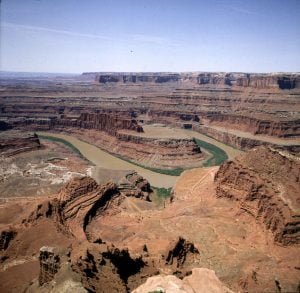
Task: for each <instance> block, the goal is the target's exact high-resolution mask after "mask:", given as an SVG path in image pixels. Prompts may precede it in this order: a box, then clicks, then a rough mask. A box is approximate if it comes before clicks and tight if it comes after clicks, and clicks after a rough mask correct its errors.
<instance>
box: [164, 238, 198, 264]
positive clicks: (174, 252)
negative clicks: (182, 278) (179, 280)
mask: <svg viewBox="0 0 300 293" xmlns="http://www.w3.org/2000/svg"><path fill="white" fill-rule="evenodd" d="M198 256H199V250H198V249H197V248H196V247H195V246H194V244H193V243H191V242H189V241H186V240H185V239H184V238H182V237H179V239H178V241H177V242H176V243H175V245H174V246H173V245H172V247H171V249H170V250H169V252H168V255H167V258H166V263H167V264H168V265H172V266H174V267H176V268H182V267H183V265H184V264H185V262H186V261H187V262H194V261H195V257H198Z"/></svg>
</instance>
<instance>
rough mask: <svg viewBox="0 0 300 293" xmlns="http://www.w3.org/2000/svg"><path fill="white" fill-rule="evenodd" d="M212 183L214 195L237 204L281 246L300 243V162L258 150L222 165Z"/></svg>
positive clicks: (296, 159)
mask: <svg viewBox="0 0 300 293" xmlns="http://www.w3.org/2000/svg"><path fill="white" fill-rule="evenodd" d="M215 181H216V183H217V196H218V197H226V198H228V199H230V200H234V201H237V202H238V205H239V207H240V209H241V210H243V211H245V212H247V213H249V214H250V215H251V216H253V217H254V218H255V219H256V220H257V221H258V222H259V223H261V224H262V225H264V226H265V228H266V229H268V230H270V231H271V232H272V233H273V235H274V240H275V241H276V242H278V243H281V244H284V245H290V244H300V160H299V158H297V157H295V156H293V155H291V154H289V153H285V152H282V151H278V150H274V149H270V148H266V147H260V148H257V149H253V150H252V151H250V152H248V153H247V155H241V156H239V157H237V158H236V159H235V160H233V161H231V162H227V163H224V164H223V165H222V166H221V167H220V170H219V171H218V173H217V174H216V177H215Z"/></svg>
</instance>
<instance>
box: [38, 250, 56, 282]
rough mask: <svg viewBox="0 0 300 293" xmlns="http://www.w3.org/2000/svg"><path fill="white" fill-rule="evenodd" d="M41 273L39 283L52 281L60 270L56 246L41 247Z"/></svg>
mask: <svg viewBox="0 0 300 293" xmlns="http://www.w3.org/2000/svg"><path fill="white" fill-rule="evenodd" d="M39 261H40V274H39V285H40V286H43V285H44V284H47V283H49V282H50V281H52V280H53V279H54V277H55V275H56V273H57V272H58V270H59V267H60V258H59V255H58V254H57V252H56V251H55V248H54V247H46V246H44V247H41V249H40V256H39Z"/></svg>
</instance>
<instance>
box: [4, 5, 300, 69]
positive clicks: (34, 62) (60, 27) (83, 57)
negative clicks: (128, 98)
mask: <svg viewBox="0 0 300 293" xmlns="http://www.w3.org/2000/svg"><path fill="white" fill-rule="evenodd" d="M0 49H1V51H0V54H1V55H0V56H1V64H0V65H1V70H11V71H33V72H65V73H77V72H78V73H80V72H83V71H244V72H277V71H288V72H293V71H300V0H285V1H283V0H280V1H279V0H248V1H247V0H86V1H83V0H81V1H80V0H2V3H1V46H0Z"/></svg>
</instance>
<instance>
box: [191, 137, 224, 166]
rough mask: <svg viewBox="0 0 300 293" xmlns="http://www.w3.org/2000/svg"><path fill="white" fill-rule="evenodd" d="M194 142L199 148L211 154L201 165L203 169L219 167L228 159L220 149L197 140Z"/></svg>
mask: <svg viewBox="0 0 300 293" xmlns="http://www.w3.org/2000/svg"><path fill="white" fill-rule="evenodd" d="M194 140H195V142H196V143H197V145H198V146H200V148H204V149H206V150H207V151H208V152H209V153H211V154H212V157H211V158H210V159H208V160H207V161H206V162H204V163H203V167H211V166H219V165H221V164H222V163H223V162H225V161H226V160H227V159H228V155H227V154H226V152H225V151H223V150H222V149H221V148H219V147H217V146H215V145H213V144H211V143H208V142H206V141H203V140H200V139H197V138H194Z"/></svg>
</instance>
